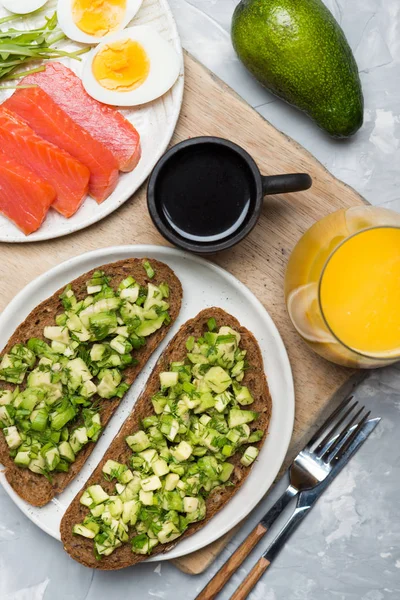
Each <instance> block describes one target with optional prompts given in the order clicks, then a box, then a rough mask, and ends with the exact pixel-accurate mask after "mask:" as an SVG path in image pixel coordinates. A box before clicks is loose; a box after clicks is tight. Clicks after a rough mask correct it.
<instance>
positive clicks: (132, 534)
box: [61, 308, 271, 569]
mask: <svg viewBox="0 0 400 600" xmlns="http://www.w3.org/2000/svg"><path fill="white" fill-rule="evenodd" d="M270 416H271V398H270V394H269V391H268V385H267V380H266V377H265V374H264V368H263V360H262V356H261V351H260V348H259V346H258V344H257V341H256V339H255V338H254V336H253V335H252V334H251V333H250V332H249V331H248V330H247V329H246V328H244V327H242V326H241V325H240V323H239V322H238V321H237V320H236V319H235V318H234V317H232V316H231V315H229V314H227V313H226V312H225V311H223V310H221V309H219V308H209V309H207V310H204V311H202V312H201V313H200V314H198V315H197V317H195V318H194V319H191V320H190V321H188V322H186V323H185V324H184V325H183V326H182V327H181V328H180V330H179V331H178V333H177V334H176V335H175V337H174V338H173V339H172V341H171V342H170V343H169V345H168V347H167V349H166V350H165V351H164V352H163V353H162V355H161V357H160V359H159V360H158V362H157V365H156V367H155V369H154V371H153V373H152V374H151V376H150V378H149V380H148V382H147V385H146V387H145V389H144V391H143V392H142V394H141V396H140V397H139V399H138V400H137V402H136V405H135V407H134V409H133V411H132V413H131V415H130V416H129V417H128V418H127V420H126V421H125V423H124V424H123V426H122V428H121V429H120V431H119V433H118V435H117V436H116V437H115V439H114V441H113V442H112V443H111V445H110V447H109V449H108V450H107V452H106V453H105V455H104V457H103V459H102V460H101V462H100V463H99V465H98V466H97V468H96V469H95V471H94V472H93V474H92V475H91V477H90V478H89V480H88V481H87V482H86V484H85V486H84V487H83V489H82V490H81V491H80V492H79V494H77V496H76V497H75V499H74V500H73V501H72V503H71V504H70V506H69V508H68V509H67V511H66V513H65V515H64V517H63V519H62V522H61V538H62V542H63V544H64V548H65V550H66V551H67V552H68V554H70V555H71V556H72V558H74V559H75V560H76V561H78V562H80V563H82V564H83V565H86V566H88V567H92V568H99V569H121V568H123V567H127V566H130V565H133V564H135V563H138V562H139V561H142V560H145V559H146V558H147V557H148V556H149V555H150V554H157V553H160V552H166V551H168V550H170V549H171V548H172V546H173V545H175V544H176V543H178V542H179V541H180V540H182V539H184V538H186V537H187V536H189V535H191V534H193V533H195V532H196V531H197V530H198V529H200V528H201V527H203V526H204V525H205V524H206V523H207V522H208V521H209V520H210V519H212V517H213V516H214V515H215V514H216V513H217V512H218V511H219V510H221V509H222V508H223V507H224V506H225V504H226V503H227V502H228V501H229V500H230V498H231V497H232V496H233V495H234V494H235V493H237V491H238V490H239V488H240V487H241V485H242V484H243V482H244V481H245V480H246V477H247V476H248V475H249V473H250V471H251V466H252V465H253V464H254V461H255V460H256V459H257V456H258V453H259V450H260V447H261V446H262V444H263V442H264V440H265V438H266V435H267V431H268V425H269V421H270Z"/></svg>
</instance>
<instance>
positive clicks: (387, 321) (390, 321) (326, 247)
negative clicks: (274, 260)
mask: <svg viewBox="0 0 400 600" xmlns="http://www.w3.org/2000/svg"><path fill="white" fill-rule="evenodd" d="M285 297H286V302H287V308H288V311H289V315H290V317H291V319H292V322H293V324H294V326H295V327H296V329H297V331H298V332H299V333H300V335H301V336H302V337H303V339H304V340H305V341H306V342H307V343H308V344H309V345H310V346H311V347H312V348H313V349H314V350H315V351H316V352H318V353H319V354H321V355H322V356H324V357H325V358H327V359H328V360H331V361H333V362H336V363H338V364H342V365H346V366H351V367H367V368H369V367H378V366H383V365H386V364H390V363H391V362H395V361H396V360H400V215H398V214H397V213H394V212H392V211H389V210H386V209H381V208H374V207H362V206H361V207H355V208H352V209H348V210H341V211H338V212H336V213H333V214H331V215H329V216H328V217H325V218H324V219H322V220H321V221H319V222H318V223H316V224H315V225H314V226H313V227H311V229H309V230H308V231H307V232H306V233H305V235H304V236H303V237H302V238H301V240H300V241H299V243H298V244H297V246H296V247H295V249H294V251H293V253H292V255H291V257H290V260H289V263H288V268H287V272H286V280H285Z"/></svg>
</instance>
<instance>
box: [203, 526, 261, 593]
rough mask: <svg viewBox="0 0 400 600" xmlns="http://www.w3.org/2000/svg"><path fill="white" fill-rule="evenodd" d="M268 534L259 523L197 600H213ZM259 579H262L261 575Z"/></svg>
mask: <svg viewBox="0 0 400 600" xmlns="http://www.w3.org/2000/svg"><path fill="white" fill-rule="evenodd" d="M266 533H267V528H266V527H264V525H262V524H261V523H259V524H258V525H257V526H256V527H255V528H254V529H253V531H252V532H251V533H250V535H248V537H247V538H246V539H245V540H244V542H243V543H242V544H241V545H240V546H239V548H238V549H237V550H236V551H235V552H234V553H233V554H232V556H231V557H230V558H229V559H228V560H227V561H226V563H225V564H224V565H223V566H222V567H221V568H220V570H219V571H218V573H216V574H215V575H214V577H213V578H212V579H211V581H210V582H209V583H208V584H207V585H206V587H205V588H204V589H203V590H202V591H201V592H200V594H199V595H198V596H196V599H195V600H213V599H214V598H215V597H216V595H217V594H218V592H220V591H221V590H222V588H223V587H224V585H225V584H226V582H227V581H228V580H229V579H230V578H231V577H232V575H233V573H234V572H235V571H236V570H237V569H238V568H239V567H240V565H241V564H242V562H243V561H244V560H245V559H246V558H247V556H248V555H249V554H250V552H251V551H252V550H253V548H254V547H255V546H256V545H257V544H258V542H259V541H260V540H261V538H262V537H263V536H264V535H265V534H266ZM259 577H261V574H260V575H259ZM256 581H257V580H256ZM253 585H254V584H253Z"/></svg>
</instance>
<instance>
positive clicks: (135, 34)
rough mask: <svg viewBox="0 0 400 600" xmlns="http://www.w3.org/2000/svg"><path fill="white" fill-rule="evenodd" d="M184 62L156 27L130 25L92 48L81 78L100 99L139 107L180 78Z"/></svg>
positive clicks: (89, 92)
mask: <svg viewBox="0 0 400 600" xmlns="http://www.w3.org/2000/svg"><path fill="white" fill-rule="evenodd" d="M181 64H182V59H181V56H179V55H178V54H177V52H175V50H174V49H173V48H172V46H171V45H170V44H169V43H168V42H167V41H166V40H165V39H164V38H163V37H162V36H161V35H160V34H159V33H158V32H157V31H156V30H155V29H153V28H152V27H150V26H148V25H143V26H137V27H130V28H128V29H125V30H124V31H120V32H119V33H116V34H114V35H112V36H110V37H109V38H108V39H107V41H106V42H103V43H101V44H99V45H98V46H96V48H94V49H93V50H92V52H91V54H90V55H89V56H88V59H87V61H86V63H85V67H84V70H83V77H82V81H83V85H84V87H85V89H86V91H87V93H88V94H89V95H90V96H92V98H95V99H96V100H98V101H99V102H104V103H105V104H112V105H114V106H137V105H138V104H144V103H145V102H150V101H151V100H155V98H158V97H159V96H162V95H163V94H165V92H167V91H168V90H169V89H170V88H171V87H172V86H173V84H174V83H175V81H176V79H177V78H178V76H179V72H180V69H181Z"/></svg>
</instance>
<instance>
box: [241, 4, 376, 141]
mask: <svg viewBox="0 0 400 600" xmlns="http://www.w3.org/2000/svg"><path fill="white" fill-rule="evenodd" d="M231 33H232V43H233V46H234V48H235V51H236V53H237V55H238V56H239V58H240V60H241V61H242V62H243V64H244V65H245V67H247V69H248V70H249V71H250V72H251V73H252V74H253V75H254V76H255V77H256V79H258V81H260V83H262V84H263V85H264V86H265V87H266V88H267V89H268V90H269V91H271V92H272V93H273V94H275V95H276V96H279V97H280V98H282V99H283V100H285V101H286V102H288V103H289V104H293V105H294V106H296V107H298V108H300V109H301V110H303V111H304V112H306V113H307V114H308V115H309V116H310V117H311V118H312V119H313V120H314V121H315V122H316V123H317V124H318V125H319V127H321V128H322V129H324V130H325V131H326V132H327V133H329V134H330V135H331V136H333V137H337V138H345V137H349V136H351V135H353V134H354V133H355V132H356V131H357V130H358V129H359V128H360V127H361V125H362V124H363V113H364V99H363V94H362V89H361V82H360V77H359V75H358V68H357V63H356V61H355V59H354V56H353V53H352V51H351V48H350V46H349V44H348V43H347V40H346V38H345V35H344V33H343V31H342V29H341V28H340V26H339V24H338V23H337V22H336V21H335V19H334V17H333V15H332V14H331V13H330V12H329V10H328V9H327V8H326V7H325V5H324V4H323V3H322V2H321V1H320V0H242V1H241V2H240V3H239V4H238V6H237V7H236V9H235V11H234V14H233V19H232V31H231Z"/></svg>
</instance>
